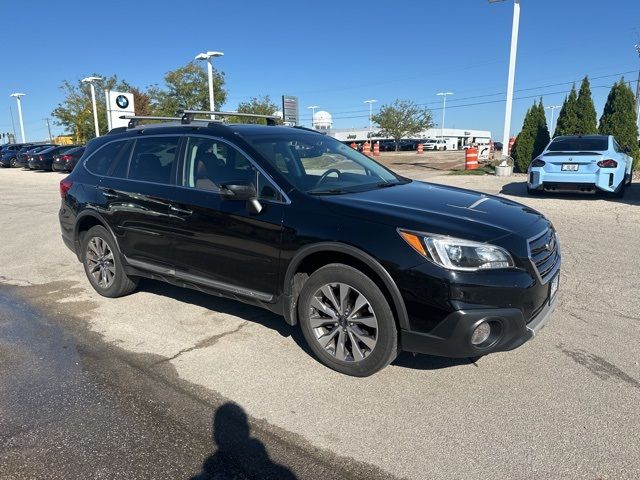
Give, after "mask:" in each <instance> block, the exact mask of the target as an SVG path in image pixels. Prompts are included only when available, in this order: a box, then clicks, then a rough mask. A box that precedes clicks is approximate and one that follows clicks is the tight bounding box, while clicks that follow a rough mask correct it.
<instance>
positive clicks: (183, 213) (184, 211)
mask: <svg viewBox="0 0 640 480" xmlns="http://www.w3.org/2000/svg"><path fill="white" fill-rule="evenodd" d="M169 210H170V211H171V212H172V213H176V214H178V215H181V216H187V217H188V216H189V215H191V214H192V213H193V210H187V209H186V208H179V207H176V206H175V205H169Z"/></svg>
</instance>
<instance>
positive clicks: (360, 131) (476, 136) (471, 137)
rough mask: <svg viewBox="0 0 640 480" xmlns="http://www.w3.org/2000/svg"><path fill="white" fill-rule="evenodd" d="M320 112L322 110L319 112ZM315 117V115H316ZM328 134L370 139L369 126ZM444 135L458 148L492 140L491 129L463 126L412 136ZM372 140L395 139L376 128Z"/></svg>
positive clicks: (351, 139)
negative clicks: (473, 128)
mask: <svg viewBox="0 0 640 480" xmlns="http://www.w3.org/2000/svg"><path fill="white" fill-rule="evenodd" d="M318 113H320V112H318ZM314 118H315V117H314ZM327 135H330V136H332V137H334V138H335V139H336V140H340V141H341V142H364V141H366V140H368V139H369V129H368V128H334V129H331V128H330V129H329V130H327ZM440 137H443V138H445V139H446V140H450V142H447V143H450V144H452V145H455V146H457V148H463V147H464V146H465V145H472V144H478V145H482V144H487V143H489V142H490V141H491V131H489V130H472V129H468V130H466V129H463V128H445V129H444V130H441V129H440V128H430V129H429V130H426V131H424V132H421V133H419V134H418V135H415V136H413V137H412V139H415V140H419V139H425V140H426V139H428V138H440ZM371 140H372V141H374V142H375V141H384V140H393V139H392V138H390V137H388V136H384V135H381V134H380V132H379V130H376V129H374V130H373V132H372V135H371Z"/></svg>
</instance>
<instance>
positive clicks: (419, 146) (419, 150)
mask: <svg viewBox="0 0 640 480" xmlns="http://www.w3.org/2000/svg"><path fill="white" fill-rule="evenodd" d="M422 152H424V145H423V144H421V143H419V144H418V152H417V153H418V154H421V153H422Z"/></svg>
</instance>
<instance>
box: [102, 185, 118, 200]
mask: <svg viewBox="0 0 640 480" xmlns="http://www.w3.org/2000/svg"><path fill="white" fill-rule="evenodd" d="M100 191H101V192H102V194H103V195H104V196H105V197H107V198H116V197H117V196H118V194H117V193H116V192H115V190H111V189H110V188H104V187H100Z"/></svg>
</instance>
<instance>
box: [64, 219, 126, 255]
mask: <svg viewBox="0 0 640 480" xmlns="http://www.w3.org/2000/svg"><path fill="white" fill-rule="evenodd" d="M96 225H100V226H101V227H104V228H106V229H107V231H108V232H109V233H110V234H111V237H112V238H113V240H114V241H115V242H116V247H117V248H118V252H120V245H118V239H117V238H116V236H115V235H114V234H113V230H111V227H110V226H109V224H108V223H107V222H106V221H105V220H104V218H102V217H101V216H100V214H99V213H98V212H94V211H91V210H85V211H84V212H82V213H81V214H80V215H79V216H78V218H77V220H76V227H75V235H74V245H75V248H76V256H77V257H78V260H82V252H81V248H80V246H81V241H82V234H83V233H85V232H88V231H89V230H90V229H91V228H92V227H95V226H96Z"/></svg>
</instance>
